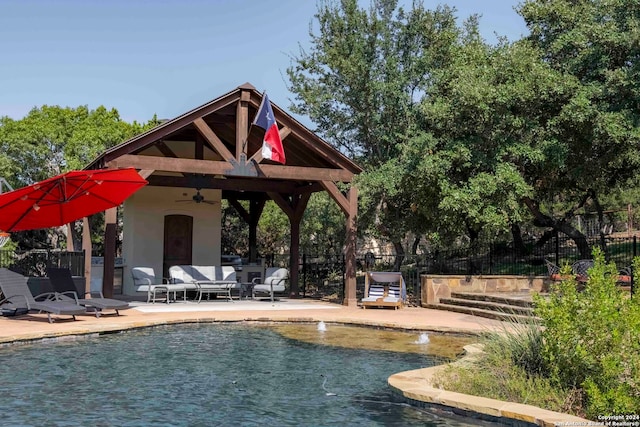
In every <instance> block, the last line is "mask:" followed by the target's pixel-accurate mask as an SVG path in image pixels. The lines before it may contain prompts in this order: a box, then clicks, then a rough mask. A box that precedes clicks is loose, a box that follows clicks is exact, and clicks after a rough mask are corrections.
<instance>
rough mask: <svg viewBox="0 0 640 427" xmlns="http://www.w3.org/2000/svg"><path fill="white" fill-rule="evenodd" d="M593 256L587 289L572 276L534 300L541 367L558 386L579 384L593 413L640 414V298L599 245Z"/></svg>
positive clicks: (592, 416) (571, 386) (636, 268)
mask: <svg viewBox="0 0 640 427" xmlns="http://www.w3.org/2000/svg"><path fill="white" fill-rule="evenodd" d="M593 255H594V266H593V268H592V269H591V270H590V271H589V280H588V282H587V284H586V285H585V286H584V289H583V290H580V291H579V290H578V287H577V284H576V282H575V280H573V279H569V280H566V281H563V282H562V283H560V284H558V285H557V287H556V288H555V289H554V290H553V292H552V293H551V295H550V296H549V297H548V298H542V297H538V298H536V299H535V302H536V309H535V314H536V315H537V316H539V317H540V318H541V319H543V325H544V328H543V329H542V347H541V356H542V359H543V362H542V365H543V369H542V372H543V373H544V374H545V376H547V377H548V378H549V380H550V381H551V384H553V385H555V386H557V387H559V388H563V389H571V388H576V389H580V390H581V393H582V394H583V396H584V403H585V411H586V414H587V416H588V417H590V418H594V419H595V417H597V416H598V415H614V414H632V413H640V298H638V297H637V296H636V297H634V298H629V297H628V295H627V294H626V293H625V292H623V291H621V289H619V288H618V286H617V285H616V277H617V270H616V268H615V265H614V264H613V263H610V264H607V263H605V261H604V256H603V254H602V252H601V251H600V250H597V249H596V250H594V252H593ZM638 267H640V262H638V260H637V259H636V260H635V261H634V271H640V269H638Z"/></svg>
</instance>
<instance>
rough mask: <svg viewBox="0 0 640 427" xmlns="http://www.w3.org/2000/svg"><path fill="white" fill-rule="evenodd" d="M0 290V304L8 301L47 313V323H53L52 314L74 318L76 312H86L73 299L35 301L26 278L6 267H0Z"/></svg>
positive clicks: (14, 305) (14, 304) (16, 305)
mask: <svg viewBox="0 0 640 427" xmlns="http://www.w3.org/2000/svg"><path fill="white" fill-rule="evenodd" d="M0 290H1V291H2V295H3V296H4V298H3V299H2V300H1V301H0V305H2V304H4V303H9V304H11V305H12V306H13V307H23V308H26V309H27V310H29V311H39V312H44V313H47V318H48V320H49V323H53V319H52V318H51V315H52V314H55V315H63V316H71V317H72V318H73V320H76V314H84V313H86V308H85V307H83V306H81V305H78V304H76V303H75V302H74V301H60V300H46V301H36V300H35V299H34V298H33V295H32V294H31V290H30V289H29V286H28V285H27V278H26V277H24V276H23V275H21V274H18V273H15V272H13V271H11V270H8V269H6V268H0Z"/></svg>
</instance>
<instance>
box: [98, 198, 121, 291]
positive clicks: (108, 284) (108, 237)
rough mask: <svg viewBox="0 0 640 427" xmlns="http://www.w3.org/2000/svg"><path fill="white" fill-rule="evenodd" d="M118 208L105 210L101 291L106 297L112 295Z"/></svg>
mask: <svg viewBox="0 0 640 427" xmlns="http://www.w3.org/2000/svg"><path fill="white" fill-rule="evenodd" d="M117 212H118V208H111V209H107V210H106V211H105V215H104V222H105V229H104V272H103V275H102V293H103V294H104V296H105V297H106V298H112V297H113V276H114V272H115V267H116V231H117V230H116V218H117Z"/></svg>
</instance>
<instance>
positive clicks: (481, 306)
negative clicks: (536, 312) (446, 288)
mask: <svg viewBox="0 0 640 427" xmlns="http://www.w3.org/2000/svg"><path fill="white" fill-rule="evenodd" d="M428 308H436V309H438V310H448V311H455V312H458V313H464V314H470V315H474V316H480V317H486V318H490V319H496V320H505V321H514V320H515V321H533V320H535V317H534V316H533V303H532V301H531V298H530V297H529V295H528V294H513V295H509V296H502V295H494V294H472V293H452V294H451V297H450V298H440V303H439V304H430V305H429V306H428Z"/></svg>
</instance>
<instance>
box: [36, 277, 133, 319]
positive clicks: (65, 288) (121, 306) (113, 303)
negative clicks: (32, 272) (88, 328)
mask: <svg viewBox="0 0 640 427" xmlns="http://www.w3.org/2000/svg"><path fill="white" fill-rule="evenodd" d="M47 276H49V281H50V282H51V286H52V287H53V290H54V292H55V293H56V297H57V299H59V300H65V299H68V300H72V301H74V302H75V303H76V304H79V305H82V306H84V307H87V308H89V309H93V310H94V311H95V314H96V317H100V314H101V313H102V312H103V311H104V310H114V311H115V312H116V315H118V316H119V315H120V310H126V309H128V308H131V306H130V305H129V303H128V302H126V301H120V300H117V299H112V298H105V297H104V295H102V292H100V291H98V292H96V291H92V292H86V293H85V295H90V296H91V298H79V297H78V293H77V291H76V285H75V284H74V283H73V276H71V270H69V269H68V268H47ZM36 299H37V298H36Z"/></svg>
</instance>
